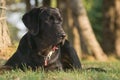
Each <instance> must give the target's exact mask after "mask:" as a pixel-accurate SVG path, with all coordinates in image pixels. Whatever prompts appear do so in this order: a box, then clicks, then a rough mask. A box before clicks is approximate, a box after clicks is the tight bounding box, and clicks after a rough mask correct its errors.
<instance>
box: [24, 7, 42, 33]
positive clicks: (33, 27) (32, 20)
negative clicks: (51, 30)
mask: <svg viewBox="0 0 120 80" xmlns="http://www.w3.org/2000/svg"><path fill="white" fill-rule="evenodd" d="M40 12H41V10H40V8H34V9H32V10H31V11H29V12H28V13H26V14H24V15H23V18H22V21H23V23H24V24H25V26H26V27H27V28H28V30H29V31H30V33H31V34H32V35H37V34H38V33H39V27H40V24H39V17H40Z"/></svg>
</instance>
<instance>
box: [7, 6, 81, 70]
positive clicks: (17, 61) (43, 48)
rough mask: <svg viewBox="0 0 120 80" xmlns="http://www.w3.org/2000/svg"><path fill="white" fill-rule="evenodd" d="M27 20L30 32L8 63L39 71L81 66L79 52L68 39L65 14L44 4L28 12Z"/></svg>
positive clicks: (26, 24) (10, 65)
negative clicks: (63, 26)
mask: <svg viewBox="0 0 120 80" xmlns="http://www.w3.org/2000/svg"><path fill="white" fill-rule="evenodd" d="M22 20H23V23H24V24H25V26H26V27H27V28H28V32H27V33H26V34H25V35H24V36H23V37H22V39H21V41H20V43H19V46H18V49H17V51H16V52H15V53H14V54H13V56H12V57H11V58H10V59H9V60H8V61H7V62H6V64H5V66H9V67H12V68H13V69H15V68H20V69H22V70H23V69H24V67H27V68H31V69H32V70H36V69H37V68H39V67H41V68H43V69H45V70H56V69H57V70H66V69H81V63H80V61H79V58H78V56H77V54H76V51H75V50H74V48H73V47H72V46H71V44H70V43H69V41H68V40H66V38H65V37H66V34H65V32H64V30H63V28H62V17H61V15H60V12H59V10H58V9H57V8H50V7H40V8H34V9H32V10H31V11H29V12H28V13H26V14H25V15H24V16H23V18H22Z"/></svg>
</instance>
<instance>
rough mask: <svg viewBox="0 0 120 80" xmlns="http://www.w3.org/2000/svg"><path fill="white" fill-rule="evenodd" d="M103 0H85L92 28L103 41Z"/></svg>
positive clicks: (99, 39)
mask: <svg viewBox="0 0 120 80" xmlns="http://www.w3.org/2000/svg"><path fill="white" fill-rule="evenodd" d="M102 1H103V0H83V3H84V6H85V8H86V10H87V14H88V17H89V20H90V22H91V25H92V28H93V30H94V32H95V35H96V37H97V40H98V41H99V42H101V41H102V28H103V26H102Z"/></svg>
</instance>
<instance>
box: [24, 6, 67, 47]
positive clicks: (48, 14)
mask: <svg viewBox="0 0 120 80" xmlns="http://www.w3.org/2000/svg"><path fill="white" fill-rule="evenodd" d="M22 20H23V22H24V24H25V26H26V27H27V28H28V31H29V32H30V34H31V35H33V36H37V37H39V38H40V39H42V42H43V43H45V44H47V45H46V46H51V45H58V44H60V43H62V42H64V40H65V36H66V34H65V32H64V30H63V28H62V17H61V15H60V12H59V10H58V9H57V8H50V7H40V8H34V9H32V10H31V11H29V12H28V13H26V14H25V15H24V16H23V18H22Z"/></svg>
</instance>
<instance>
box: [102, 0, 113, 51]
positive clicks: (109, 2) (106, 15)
mask: <svg viewBox="0 0 120 80" xmlns="http://www.w3.org/2000/svg"><path fill="white" fill-rule="evenodd" d="M103 4H104V5H103V44H102V46H103V49H104V51H105V52H106V53H114V51H115V46H114V45H115V34H114V32H115V25H114V24H115V8H114V5H115V4H114V0H103Z"/></svg>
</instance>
